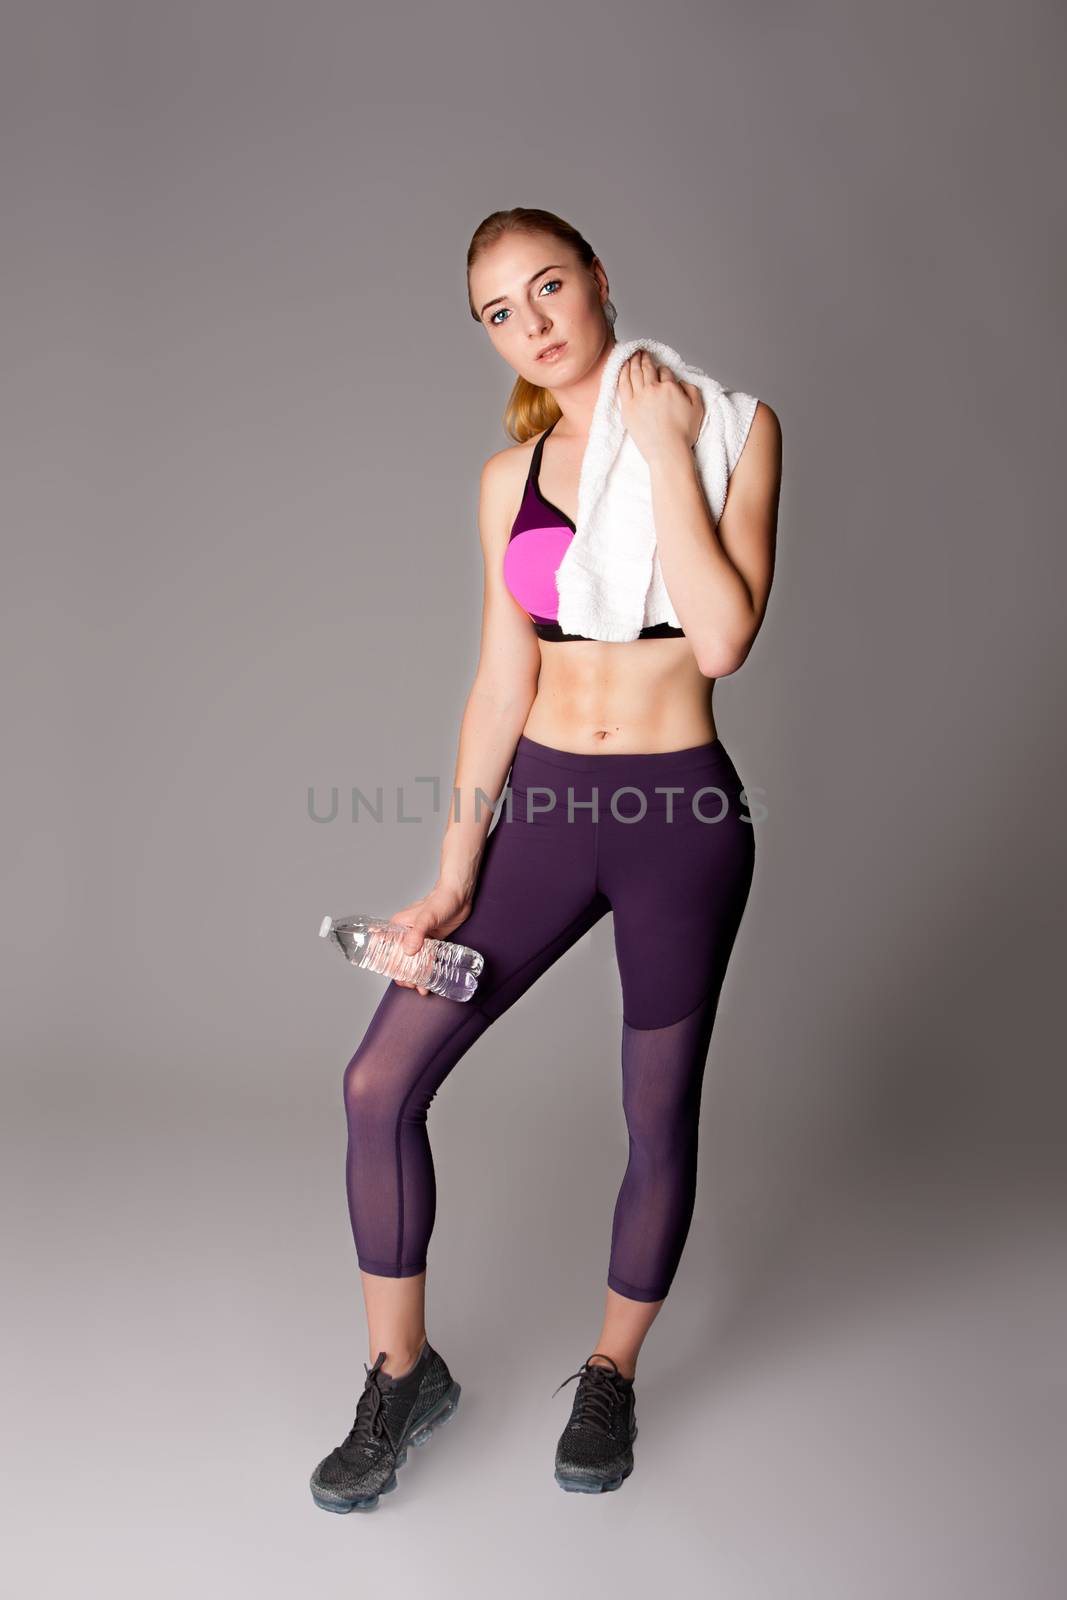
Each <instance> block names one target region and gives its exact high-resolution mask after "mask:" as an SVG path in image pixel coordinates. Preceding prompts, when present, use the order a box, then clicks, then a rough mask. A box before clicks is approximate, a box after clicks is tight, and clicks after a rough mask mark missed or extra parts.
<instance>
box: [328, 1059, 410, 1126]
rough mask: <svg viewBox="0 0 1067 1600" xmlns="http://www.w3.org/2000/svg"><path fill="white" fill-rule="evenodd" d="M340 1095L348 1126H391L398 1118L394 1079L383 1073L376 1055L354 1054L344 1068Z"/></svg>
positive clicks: (397, 1094)
mask: <svg viewBox="0 0 1067 1600" xmlns="http://www.w3.org/2000/svg"><path fill="white" fill-rule="evenodd" d="M342 1093H343V1096H344V1105H345V1115H346V1117H347V1118H348V1122H349V1125H350V1126H353V1127H354V1126H355V1125H356V1124H357V1123H358V1124H359V1125H361V1126H363V1127H367V1126H369V1125H372V1124H381V1123H383V1122H392V1121H395V1120H396V1118H397V1117H398V1116H399V1115H400V1109H401V1108H400V1094H399V1088H398V1084H397V1075H396V1073H395V1072H394V1073H390V1072H389V1071H388V1070H387V1063H386V1062H384V1061H383V1060H382V1057H381V1055H380V1054H379V1053H378V1052H377V1051H374V1050H367V1049H364V1048H363V1047H361V1048H360V1049H358V1050H357V1051H356V1053H355V1055H354V1056H353V1057H352V1059H351V1060H350V1061H349V1063H348V1065H347V1066H346V1067H345V1070H344V1074H343V1077H342Z"/></svg>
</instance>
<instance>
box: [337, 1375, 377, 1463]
mask: <svg viewBox="0 0 1067 1600" xmlns="http://www.w3.org/2000/svg"><path fill="white" fill-rule="evenodd" d="M384 1360H385V1351H384V1350H383V1351H382V1352H381V1354H380V1355H379V1356H378V1359H377V1361H375V1363H374V1365H373V1367H368V1365H367V1363H366V1362H365V1361H364V1363H363V1370H364V1372H365V1373H366V1374H367V1379H366V1382H365V1383H364V1385H363V1393H362V1394H361V1395H360V1397H359V1403H358V1404H357V1406H356V1420H355V1422H353V1424H352V1427H351V1428H350V1430H349V1433H348V1437H347V1439H346V1440H345V1442H344V1444H343V1445H341V1447H340V1448H341V1454H342V1455H350V1454H351V1453H352V1452H353V1451H356V1450H363V1451H367V1450H373V1449H374V1447H375V1445H376V1444H377V1442H378V1440H379V1439H380V1438H381V1436H382V1434H383V1432H384V1431H385V1415H384V1413H383V1411H382V1405H383V1400H382V1391H381V1390H380V1389H379V1387H378V1369H379V1367H380V1366H381V1364H382V1362H383V1361H384Z"/></svg>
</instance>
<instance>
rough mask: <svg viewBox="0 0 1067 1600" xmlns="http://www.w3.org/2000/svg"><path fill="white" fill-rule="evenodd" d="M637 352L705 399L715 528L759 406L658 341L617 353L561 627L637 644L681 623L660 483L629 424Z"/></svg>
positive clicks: (603, 399)
mask: <svg viewBox="0 0 1067 1600" xmlns="http://www.w3.org/2000/svg"><path fill="white" fill-rule="evenodd" d="M635 350H647V351H648V352H649V353H650V355H651V356H652V359H653V360H654V361H655V363H656V365H657V366H662V367H670V369H671V371H672V372H673V373H674V375H675V377H676V378H677V379H678V380H679V381H680V382H685V383H692V384H695V385H696V386H697V388H698V389H699V390H700V392H701V395H702V397H703V400H704V420H703V422H702V423H701V426H700V433H699V434H698V436H697V441H696V444H695V445H694V447H693V454H694V458H695V461H696V467H697V473H698V476H699V478H700V482H701V484H702V486H703V488H704V493H705V496H706V498H707V502H708V507H709V510H710V512H711V515H712V518H713V520H714V522H715V524H716V525H717V524H718V521H719V518H720V517H721V516H722V513H723V507H724V506H725V504H726V489H727V485H728V483H729V480H730V474H731V473H732V472H733V470H734V467H735V466H736V465H737V462H738V459H739V458H740V455H741V451H742V449H743V448H744V444H745V440H746V439H747V438H748V430H749V428H750V427H751V425H752V418H753V417H754V415H755V413H756V406H757V405H758V404H759V402H758V400H757V398H756V396H755V395H751V394H744V393H743V392H742V391H741V390H740V389H724V388H723V386H722V384H721V383H719V382H718V381H717V380H716V379H715V378H711V377H709V376H708V374H707V373H706V372H703V371H702V370H701V369H700V367H691V366H690V365H689V364H688V362H685V361H683V360H682V358H681V356H680V355H679V354H678V352H677V350H672V349H671V347H670V345H667V344H661V343H660V342H659V341H658V340H656V339H627V340H626V341H625V342H623V343H618V344H616V345H615V346H614V347H613V349H612V351H611V354H610V356H609V357H608V359H607V362H606V364H605V366H604V371H603V373H602V374H601V382H600V393H599V396H598V398H597V402H596V406H595V408H594V410H593V420H592V423H591V425H590V428H589V439H588V442H587V444H586V447H585V453H584V455H583V457H582V466H581V473H580V476H579V480H578V513H577V518H576V521H575V529H576V531H575V535H574V538H573V539H572V540H571V542H570V545H569V547H568V549H567V551H566V553H565V555H564V557H563V560H562V561H561V562H560V565H559V569H558V570H557V572H556V590H557V593H558V594H559V624H560V627H561V628H562V629H563V631H564V633H580V634H583V635H584V636H585V637H586V638H587V639H605V640H612V641H615V640H625V639H636V638H637V636H638V634H639V633H640V632H641V629H642V628H646V627H650V626H651V625H652V624H654V623H657V622H669V623H670V624H671V625H672V626H673V627H676V628H677V627H680V626H681V624H680V622H679V620H678V616H677V614H676V612H675V610H674V607H673V606H672V605H671V601H670V596H669V595H668V593H667V590H666V587H665V585H664V582H663V574H662V572H661V571H660V564H659V557H658V555H657V553H656V528H655V522H654V520H653V516H652V476H651V473H650V472H649V468H648V463H647V462H646V460H645V458H644V456H643V455H642V454H641V452H640V450H639V449H638V448H637V445H636V444H635V443H634V441H633V439H632V438H631V436H630V433H629V431H628V430H627V428H626V426H625V425H624V423H623V420H622V407H621V403H620V401H619V395H618V377H619V369H620V367H621V366H622V364H623V362H624V361H625V360H627V358H628V357H629V356H631V355H632V354H633V352H634V351H635Z"/></svg>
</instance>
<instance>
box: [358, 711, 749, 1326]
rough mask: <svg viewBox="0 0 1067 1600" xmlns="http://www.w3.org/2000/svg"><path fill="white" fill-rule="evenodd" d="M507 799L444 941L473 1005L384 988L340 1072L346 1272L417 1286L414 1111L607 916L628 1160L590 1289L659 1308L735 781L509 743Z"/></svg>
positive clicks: (683, 1167) (740, 882)
mask: <svg viewBox="0 0 1067 1600" xmlns="http://www.w3.org/2000/svg"><path fill="white" fill-rule="evenodd" d="M509 789H510V795H509V793H508V792H507V791H506V792H505V797H504V800H503V801H502V803H501V807H500V813H499V815H498V817H497V819H496V822H495V825H494V826H493V828H492V830H491V831H490V833H489V835H488V837H487V839H486V844H485V850H484V853H483V855H482V863H481V868H480V871H479V874H478V879H477V884H476V887H475V892H474V900H473V904H472V908H471V912H470V914H469V916H468V917H467V918H466V920H465V921H464V922H462V923H460V924H458V925H457V926H456V927H455V928H454V929H453V930H452V932H451V933H450V934H449V935H448V937H449V938H450V939H452V940H455V941H457V942H459V943H462V944H469V945H472V946H473V947H474V949H476V950H480V951H481V952H482V954H483V955H484V957H485V967H484V969H483V972H482V975H481V978H480V979H479V983H478V988H477V990H476V991H475V993H474V996H473V998H472V999H471V1000H468V1001H462V1002H460V1001H455V1000H446V999H444V998H443V997H441V996H440V995H435V994H427V995H420V994H418V993H417V992H416V991H415V990H414V989H404V988H401V987H400V986H399V985H398V984H396V983H390V984H389V987H388V988H387V989H386V991H385V993H384V994H383V995H382V998H381V1001H380V1002H379V1004H378V1007H377V1010H376V1011H375V1012H374V1015H373V1016H372V1018H371V1020H370V1023H369V1024H368V1026H367V1030H366V1033H365V1034H364V1036H363V1039H362V1041H361V1042H360V1044H359V1047H358V1049H357V1050H356V1053H355V1055H354V1056H353V1057H352V1059H351V1060H350V1061H349V1063H348V1066H347V1067H346V1069H345V1075H344V1099H345V1108H346V1113H347V1117H348V1154H347V1187H348V1205H349V1213H350V1216H351V1220H352V1233H353V1237H354V1239H355V1244H356V1255H357V1259H358V1262H359V1265H360V1268H361V1269H362V1270H363V1271H364V1272H370V1273H376V1274H380V1275H382V1276H384V1277H388V1278H406V1277H410V1276H413V1275H414V1274H416V1273H419V1272H422V1271H423V1269H424V1268H425V1266H426V1252H427V1246H428V1244H429V1240H430V1235H431V1232H432V1231H433V1225H434V1216H435V1210H436V1198H437V1196H436V1186H435V1181H434V1167H433V1158H432V1156H431V1153H430V1141H429V1136H428V1132H427V1125H426V1123H427V1112H428V1110H429V1106H430V1101H431V1100H432V1099H433V1096H434V1094H435V1093H436V1091H437V1089H438V1087H439V1086H440V1084H441V1083H442V1082H443V1081H444V1079H445V1077H446V1076H447V1075H448V1073H449V1072H450V1071H451V1070H452V1068H453V1067H454V1066H455V1065H456V1062H457V1061H458V1060H459V1059H460V1057H461V1056H462V1055H464V1053H465V1052H466V1051H467V1050H469V1049H470V1047H471V1045H472V1044H473V1043H474V1041H475V1040H476V1039H478V1038H479V1037H480V1036H481V1035H482V1034H483V1033H484V1032H485V1030H486V1029H487V1028H488V1027H489V1026H490V1024H491V1023H493V1022H495V1021H496V1019H497V1018H498V1017H499V1016H501V1015H502V1014H503V1012H505V1011H506V1010H507V1009H508V1007H509V1006H511V1005H513V1004H514V1003H515V1001H516V1000H518V998H519V996H520V995H522V994H524V993H525V992H526V990H527V989H529V987H530V986H531V984H533V983H535V982H536V981H537V979H538V978H539V977H540V976H541V974H542V973H543V972H545V971H547V969H548V968H549V967H550V966H551V965H552V963H553V962H554V961H558V959H559V958H560V956H561V955H563V954H564V952H565V951H566V950H569V949H570V947H571V945H573V944H575V943H576V942H577V940H579V939H580V938H581V937H582V935H583V934H584V933H586V932H588V930H589V929H590V928H591V927H592V926H593V924H594V923H595V922H598V921H599V919H600V918H601V917H602V916H604V915H605V913H606V912H608V911H610V912H612V914H613V921H614V933H615V953H616V958H617V961H618V970H619V978H620V982H621V988H622V1014H623V1023H622V1103H623V1111H624V1115H625V1118H626V1126H627V1130H628V1135H629V1157H628V1161H627V1166H626V1171H625V1173H624V1175H623V1179H622V1186H621V1188H620V1190H619V1195H618V1199H617V1201H616V1204H615V1212H614V1220H613V1225H612V1233H611V1256H610V1262H609V1267H608V1275H607V1281H608V1284H609V1286H610V1287H611V1288H612V1289H614V1290H615V1291H616V1292H617V1293H618V1294H621V1295H626V1296H628V1297H629V1298H630V1299H633V1300H646V1301H654V1300H662V1299H663V1298H664V1297H665V1296H666V1294H667V1291H668V1289H669V1288H670V1285H671V1281H672V1279H673V1277H674V1274H675V1271H676V1270H677V1267H678V1263H679V1260H680V1259H681V1254H682V1249H683V1246H684V1244H685V1240H686V1236H687V1234H688V1232H689V1224H690V1221H691V1219H692V1214H693V1203H694V1199H695V1195H696V1173H697V1122H698V1117H699V1112H700V1093H701V1086H702V1082H703V1076H704V1066H705V1062H706V1060H707V1053H708V1047H709V1044H710V1041H711V1030H712V1024H713V1022H714V1020H715V1011H716V1008H717V1005H718V999H719V991H720V989H721V986H722V981H723V977H724V975H725V972H726V966H727V962H728V961H729V957H730V951H731V948H732V946H733V942H734V938H735V935H736V933H737V930H738V927H739V925H740V922H741V916H742V913H743V911H744V908H745V903H746V901H747V898H748V891H749V885H750V883H751V881H752V871H753V865H754V861H755V845H754V840H753V828H752V823H751V820H750V819H749V817H748V815H747V813H746V812H745V811H744V801H743V791H742V783H741V779H740V777H739V776H738V773H737V770H736V768H735V767H734V764H733V762H732V761H731V759H730V756H729V755H728V753H727V751H726V748H725V746H724V745H723V743H722V741H721V739H713V740H711V741H710V742H709V743H706V744H700V745H693V746H691V747H690V748H689V749H687V750H669V751H663V752H656V753H653V754H646V755H640V754H639V755H624V754H619V753H618V752H604V753H597V754H592V755H580V754H577V753H575V752H572V751H568V750H554V749H552V748H551V747H550V746H549V745H544V744H538V743H537V742H536V740H533V739H528V738H527V737H526V735H525V734H522V735H520V737H519V741H518V744H517V746H516V750H515V756H514V760H513V764H512V768H511V777H510V785H509ZM664 790H670V791H671V792H669V793H667V792H663V791H664ZM657 791H658V792H657ZM716 819H717V820H716Z"/></svg>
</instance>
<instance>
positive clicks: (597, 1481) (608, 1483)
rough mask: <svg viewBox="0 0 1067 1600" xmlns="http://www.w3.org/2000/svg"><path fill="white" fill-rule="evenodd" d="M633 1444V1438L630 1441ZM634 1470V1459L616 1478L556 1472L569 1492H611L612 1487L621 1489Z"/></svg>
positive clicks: (558, 1480)
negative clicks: (582, 1476) (585, 1476)
mask: <svg viewBox="0 0 1067 1600" xmlns="http://www.w3.org/2000/svg"><path fill="white" fill-rule="evenodd" d="M636 1438H637V1429H636V1428H635V1429H634V1439H636ZM630 1442H631V1444H632V1443H633V1440H631V1441H630ZM633 1470H634V1464H633V1461H632V1460H631V1461H630V1464H629V1465H628V1466H626V1467H624V1468H623V1470H622V1471H621V1472H620V1473H619V1474H618V1476H617V1477H614V1478H580V1477H578V1476H577V1475H576V1474H574V1473H568V1472H559V1471H557V1472H556V1482H557V1483H558V1484H559V1486H560V1488H561V1489H566V1490H567V1493H568V1494H609V1493H610V1492H611V1490H612V1489H621V1488H622V1485H623V1482H624V1480H625V1479H626V1478H628V1477H629V1476H630V1474H631V1472H632V1471H633Z"/></svg>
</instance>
